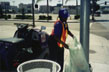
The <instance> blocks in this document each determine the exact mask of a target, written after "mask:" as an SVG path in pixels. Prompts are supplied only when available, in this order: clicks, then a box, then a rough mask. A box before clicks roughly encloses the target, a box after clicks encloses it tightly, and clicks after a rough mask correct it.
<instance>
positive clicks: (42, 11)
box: [39, 5, 54, 13]
mask: <svg viewBox="0 0 109 72" xmlns="http://www.w3.org/2000/svg"><path fill="white" fill-rule="evenodd" d="M53 10H54V7H53V6H48V11H47V5H41V6H40V8H39V13H47V12H49V13H52V11H53Z"/></svg>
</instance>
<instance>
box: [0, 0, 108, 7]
mask: <svg viewBox="0 0 109 72" xmlns="http://www.w3.org/2000/svg"><path fill="white" fill-rule="evenodd" d="M1 1H8V2H10V4H11V5H14V6H18V5H19V4H20V3H24V4H31V3H32V0H0V2H1ZM46 1H47V0H42V1H40V2H39V3H38V5H46ZM64 1H65V0H64ZM105 1H108V2H109V0H100V1H98V3H102V2H105ZM35 3H36V0H35ZM57 3H62V0H57V1H56V0H52V1H51V2H49V5H51V6H55V5H57ZM78 4H80V0H78ZM64 5H76V0H69V1H68V2H67V4H65V3H64Z"/></svg>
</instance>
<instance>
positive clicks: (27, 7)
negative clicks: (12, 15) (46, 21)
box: [19, 3, 38, 13]
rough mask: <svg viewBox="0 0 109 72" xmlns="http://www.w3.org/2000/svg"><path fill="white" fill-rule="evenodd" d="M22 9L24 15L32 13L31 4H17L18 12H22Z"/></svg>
mask: <svg viewBox="0 0 109 72" xmlns="http://www.w3.org/2000/svg"><path fill="white" fill-rule="evenodd" d="M22 9H24V11H25V13H32V4H23V3H20V4H19V12H22ZM35 13H38V11H37V10H35Z"/></svg>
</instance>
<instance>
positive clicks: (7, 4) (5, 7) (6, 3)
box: [0, 2, 11, 13]
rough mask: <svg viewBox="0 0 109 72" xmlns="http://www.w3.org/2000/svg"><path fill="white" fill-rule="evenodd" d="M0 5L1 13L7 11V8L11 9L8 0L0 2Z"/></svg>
mask: <svg viewBox="0 0 109 72" xmlns="http://www.w3.org/2000/svg"><path fill="white" fill-rule="evenodd" d="M0 6H1V8H2V9H3V13H9V10H10V9H11V7H10V2H0Z"/></svg>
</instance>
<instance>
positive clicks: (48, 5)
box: [47, 0, 49, 22]
mask: <svg viewBox="0 0 109 72" xmlns="http://www.w3.org/2000/svg"><path fill="white" fill-rule="evenodd" d="M48 17H49V2H48V0H47V22H48V20H49V19H48Z"/></svg>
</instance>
